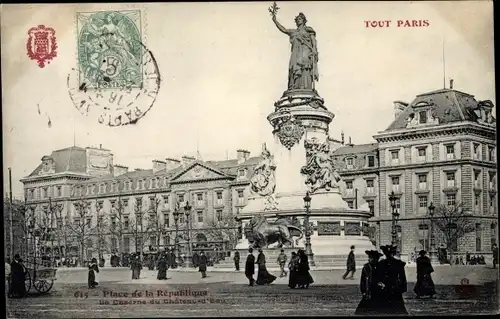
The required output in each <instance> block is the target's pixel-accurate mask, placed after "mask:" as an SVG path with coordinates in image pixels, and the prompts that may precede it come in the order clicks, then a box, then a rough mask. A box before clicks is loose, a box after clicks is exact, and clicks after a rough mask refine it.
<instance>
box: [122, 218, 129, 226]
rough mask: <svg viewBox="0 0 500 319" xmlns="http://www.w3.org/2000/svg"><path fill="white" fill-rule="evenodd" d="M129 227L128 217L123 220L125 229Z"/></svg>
mask: <svg viewBox="0 0 500 319" xmlns="http://www.w3.org/2000/svg"><path fill="white" fill-rule="evenodd" d="M128 226H129V220H128V216H125V217H124V218H123V228H125V229H128Z"/></svg>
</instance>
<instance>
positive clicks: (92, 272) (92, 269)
mask: <svg viewBox="0 0 500 319" xmlns="http://www.w3.org/2000/svg"><path fill="white" fill-rule="evenodd" d="M98 272H99V266H98V265H97V259H96V258H92V260H91V261H90V263H89V275H88V278H87V283H88V285H89V288H95V287H96V286H97V285H98V284H99V283H98V282H97V280H96V274H97V273H98Z"/></svg>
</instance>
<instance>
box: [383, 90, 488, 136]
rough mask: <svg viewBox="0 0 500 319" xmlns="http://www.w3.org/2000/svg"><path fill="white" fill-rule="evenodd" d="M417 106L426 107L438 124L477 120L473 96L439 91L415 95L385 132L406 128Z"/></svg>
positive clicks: (459, 92)
mask: <svg viewBox="0 0 500 319" xmlns="http://www.w3.org/2000/svg"><path fill="white" fill-rule="evenodd" d="M419 106H428V107H430V109H431V113H432V115H433V117H434V118H436V119H438V120H439V124H440V125H442V124H449V123H453V122H462V121H473V122H476V121H477V120H478V116H477V115H476V113H475V112H474V110H475V109H477V107H478V101H476V99H475V98H474V96H473V95H470V94H468V93H464V92H461V91H457V90H452V89H441V90H435V91H431V92H427V93H423V94H420V95H417V96H416V98H415V99H414V100H413V101H412V102H411V103H410V104H409V105H408V106H407V107H406V108H405V109H404V110H403V111H402V112H401V113H400V114H399V115H398V116H397V118H396V119H395V120H394V121H393V122H392V123H391V125H389V127H388V128H387V129H386V130H385V131H392V130H398V129H404V128H406V125H407V122H408V120H409V119H410V118H411V116H412V114H414V113H416V112H418V109H419Z"/></svg>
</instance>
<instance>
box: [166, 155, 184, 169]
mask: <svg viewBox="0 0 500 319" xmlns="http://www.w3.org/2000/svg"><path fill="white" fill-rule="evenodd" d="M179 166H181V161H179V160H178V159H175V158H168V157H167V158H166V159H165V169H166V170H167V171H170V170H172V169H174V168H177V167H179Z"/></svg>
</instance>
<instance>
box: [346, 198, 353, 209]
mask: <svg viewBox="0 0 500 319" xmlns="http://www.w3.org/2000/svg"><path fill="white" fill-rule="evenodd" d="M347 206H349V208H354V201H352V200H348V201H347Z"/></svg>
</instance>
